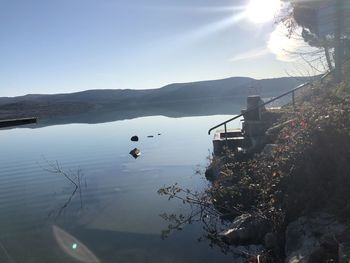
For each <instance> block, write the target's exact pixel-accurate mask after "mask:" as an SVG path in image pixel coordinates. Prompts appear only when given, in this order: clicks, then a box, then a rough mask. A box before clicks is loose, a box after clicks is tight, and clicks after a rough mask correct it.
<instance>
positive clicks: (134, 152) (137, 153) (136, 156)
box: [129, 148, 141, 159]
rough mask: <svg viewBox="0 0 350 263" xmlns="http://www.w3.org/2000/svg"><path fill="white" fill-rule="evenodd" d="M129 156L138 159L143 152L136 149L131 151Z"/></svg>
mask: <svg viewBox="0 0 350 263" xmlns="http://www.w3.org/2000/svg"><path fill="white" fill-rule="evenodd" d="M129 154H130V155H131V156H132V157H134V158H135V159H137V158H138V157H140V155H141V151H140V150H139V149H137V148H135V149H133V150H131V151H130V152H129Z"/></svg>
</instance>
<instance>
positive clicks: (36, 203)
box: [0, 116, 240, 263]
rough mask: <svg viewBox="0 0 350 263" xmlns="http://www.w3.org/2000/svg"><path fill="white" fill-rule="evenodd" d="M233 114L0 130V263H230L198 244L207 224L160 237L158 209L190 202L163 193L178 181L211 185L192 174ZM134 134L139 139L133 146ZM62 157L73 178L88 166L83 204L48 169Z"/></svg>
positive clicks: (195, 185)
mask: <svg viewBox="0 0 350 263" xmlns="http://www.w3.org/2000/svg"><path fill="white" fill-rule="evenodd" d="M227 118H228V116H207V117H187V118H177V119H173V118H167V117H161V116H156V117H146V118H139V119H133V120H125V121H117V122H112V123H104V124H94V125H88V124H71V125H62V126H51V127H45V128H40V129H28V128H20V129H13V130H1V131H0V140H1V151H0V164H1V166H0V211H1V212H0V262H5V263H6V262H11V263H13V262H25V263H27V262H33V263H34V262H35V263H41V262H45V263H47V262H50V263H51V262H109V263H111V262H118V263H120V262H191V263H193V262H213V261H216V262H232V258H231V257H230V256H225V255H223V254H221V252H219V251H218V250H216V249H211V248H210V247H209V246H208V244H207V243H206V242H200V243H199V242H197V239H198V238H199V237H200V236H201V235H202V234H203V233H202V230H201V226H200V225H190V226H187V227H185V229H184V230H183V231H179V232H175V233H174V234H173V235H171V236H170V237H169V238H167V239H165V240H162V239H161V238H160V233H161V230H162V229H164V228H166V226H167V223H166V222H164V220H163V219H162V218H160V216H159V214H161V213H164V212H176V213H179V212H183V211H185V210H186V207H184V206H183V205H182V204H179V203H178V202H176V201H168V200H167V198H165V197H162V196H159V195H158V194H157V190H158V189H159V188H161V187H162V186H164V185H171V184H173V183H176V182H177V183H179V185H181V186H183V187H186V188H191V189H195V190H201V189H204V188H205V187H206V186H207V184H208V182H207V181H206V180H205V178H204V177H203V175H198V174H196V173H195V171H196V170H198V169H201V170H204V167H205V165H206V163H207V159H206V158H207V157H208V155H209V150H210V151H212V144H211V138H212V136H208V135H207V130H208V128H210V127H211V126H213V125H215V124H217V123H219V122H221V121H223V120H226V119H227ZM239 125H240V124H239V121H237V122H236V123H234V124H233V126H236V127H238V126H239ZM158 133H160V134H161V135H158ZM132 135H138V136H139V138H140V141H139V142H131V141H130V137H131V136H132ZM149 135H153V136H154V138H147V136H149ZM135 147H137V148H139V149H140V150H141V152H142V155H141V157H139V158H138V159H136V160H135V159H133V158H132V157H131V156H130V155H129V151H130V150H131V149H133V148H135ZM56 162H58V163H59V165H60V167H61V169H62V170H63V171H65V172H67V173H70V175H72V176H74V175H76V174H77V171H78V170H80V171H81V174H82V181H81V185H82V187H81V189H82V192H81V196H82V201H83V202H82V204H81V200H80V198H79V193H76V194H75V195H74V196H73V197H72V199H71V201H70V202H69V203H68V200H69V198H70V197H71V194H72V191H73V190H74V186H73V185H72V184H71V183H70V182H69V181H68V180H67V179H65V178H64V177H63V176H62V175H59V174H55V173H52V172H49V171H47V170H46V169H50V164H55V163H56ZM65 205H66V207H65ZM81 205H82V208H81ZM83 244H84V245H83Z"/></svg>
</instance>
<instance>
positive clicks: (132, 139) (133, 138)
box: [130, 135, 139, 142]
mask: <svg viewBox="0 0 350 263" xmlns="http://www.w3.org/2000/svg"><path fill="white" fill-rule="evenodd" d="M130 140H131V141H133V142H138V141H139V137H138V136H136V135H135V136H132V137H131V139H130Z"/></svg>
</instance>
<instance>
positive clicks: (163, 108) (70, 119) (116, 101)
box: [0, 77, 309, 125]
mask: <svg viewBox="0 0 350 263" xmlns="http://www.w3.org/2000/svg"><path fill="white" fill-rule="evenodd" d="M308 80H309V78H304V77H301V78H291V77H285V78H274V79H262V80H256V79H253V78H246V77H232V78H226V79H220V80H210V81H199V82H191V83H176V84H170V85H167V86H164V87H162V88H159V89H148V90H130V89H123V90H122V89H116V90H107V89H99V90H87V91H82V92H76V93H68V94H54V95H41V94H30V95H25V96H18V97H1V98H0V119H6V118H17V117H32V116H35V117H38V118H39V120H40V122H39V123H41V124H42V125H49V124H58V123H74V122H76V123H79V122H83V123H96V122H106V121H113V120H119V119H130V118H135V117H141V116H151V115H164V116H171V117H180V116H191V115H211V114H237V113H238V112H239V110H240V109H241V107H243V106H244V105H245V100H246V97H247V96H249V95H261V96H262V97H273V96H277V95H279V94H281V93H283V92H285V91H287V90H290V89H292V88H294V87H296V86H297V85H299V84H301V83H303V82H306V81H308Z"/></svg>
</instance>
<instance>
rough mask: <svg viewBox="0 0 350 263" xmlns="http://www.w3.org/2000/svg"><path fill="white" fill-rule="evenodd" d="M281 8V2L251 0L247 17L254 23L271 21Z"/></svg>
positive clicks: (274, 0) (275, 0)
mask: <svg viewBox="0 0 350 263" xmlns="http://www.w3.org/2000/svg"><path fill="white" fill-rule="evenodd" d="M280 8H281V1H280V0H250V2H249V4H248V5H247V9H246V16H247V18H248V19H249V20H251V21H252V22H254V23H257V24H260V23H265V22H268V21H271V20H272V19H273V18H274V17H275V15H276V14H277V13H278V11H279V10H280Z"/></svg>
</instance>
